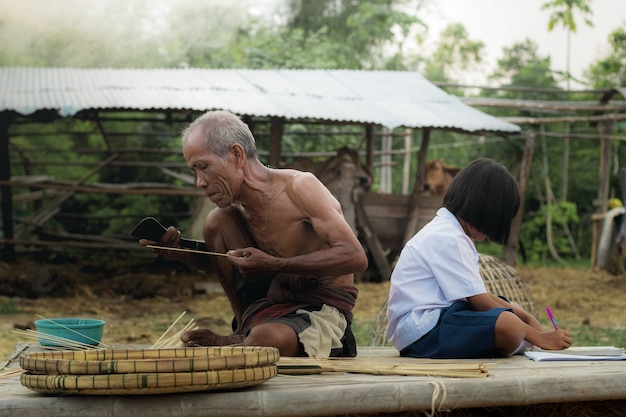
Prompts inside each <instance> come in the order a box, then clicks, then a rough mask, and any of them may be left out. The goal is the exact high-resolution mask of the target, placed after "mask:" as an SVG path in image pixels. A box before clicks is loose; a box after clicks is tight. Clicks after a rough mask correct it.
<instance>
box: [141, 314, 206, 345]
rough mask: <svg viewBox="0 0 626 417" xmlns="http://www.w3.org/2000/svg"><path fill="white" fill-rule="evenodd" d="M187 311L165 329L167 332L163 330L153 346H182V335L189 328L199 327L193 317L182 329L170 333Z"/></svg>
mask: <svg viewBox="0 0 626 417" xmlns="http://www.w3.org/2000/svg"><path fill="white" fill-rule="evenodd" d="M186 313H187V312H186V311H183V312H182V313H181V314H180V316H178V318H177V319H176V320H174V322H173V323H172V324H171V325H170V326H169V327H168V328H167V330H165V332H163V334H162V335H161V336H160V337H159V338H158V339H157V341H156V342H154V344H153V345H152V346H151V347H152V348H155V349H156V348H168V347H176V346H180V345H181V342H180V336H181V335H182V334H183V333H184V332H187V331H189V330H195V329H197V328H198V326H196V321H195V320H194V319H191V320H190V321H189V322H188V323H187V324H186V325H185V326H184V327H183V328H182V329H180V330H178V331H176V332H175V333H173V334H171V335H170V334H169V333H170V332H171V331H172V329H174V327H175V326H176V324H177V323H178V322H179V321H180V320H181V319H182V318H183V316H184V315H185V314H186Z"/></svg>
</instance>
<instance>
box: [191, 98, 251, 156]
mask: <svg viewBox="0 0 626 417" xmlns="http://www.w3.org/2000/svg"><path fill="white" fill-rule="evenodd" d="M197 130H199V131H200V132H201V134H202V138H203V139H204V147H205V149H206V150H207V151H209V152H212V153H214V154H216V155H217V156H219V157H220V158H222V159H226V157H227V155H228V150H229V149H230V147H231V145H233V144H235V143H238V144H240V145H241V146H242V147H243V149H244V151H245V153H246V156H247V157H248V159H252V158H256V157H257V150H256V144H255V141H254V136H253V135H252V132H251V131H250V128H249V127H248V125H246V124H245V123H244V122H243V121H242V120H241V119H240V118H239V117H237V116H236V115H234V114H233V113H231V112H228V111H223V110H216V111H208V112H206V113H204V114H203V115H202V116H200V117H198V118H197V119H196V120H194V121H193V122H191V123H190V124H189V125H188V126H187V127H186V128H185V129H184V130H183V132H182V142H183V144H184V143H185V141H186V140H187V138H188V137H189V135H191V134H192V133H194V132H196V131H197Z"/></svg>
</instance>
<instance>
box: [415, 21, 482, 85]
mask: <svg viewBox="0 0 626 417" xmlns="http://www.w3.org/2000/svg"><path fill="white" fill-rule="evenodd" d="M484 48H485V44H484V43H483V42H481V41H478V40H472V39H470V37H469V34H468V33H467V29H466V28H465V26H463V25H462V24H460V23H453V24H451V25H448V26H447V27H446V28H445V29H444V30H443V31H442V32H441V34H440V36H439V42H438V44H437V47H436V49H435V52H434V54H433V55H432V56H431V57H429V58H428V59H427V60H426V65H425V67H424V71H423V74H424V76H425V77H426V78H428V79H429V80H431V81H450V80H455V79H456V80H459V78H461V73H462V72H463V71H467V70H472V69H475V68H476V66H477V65H478V64H480V63H481V62H482V53H483V50H484Z"/></svg>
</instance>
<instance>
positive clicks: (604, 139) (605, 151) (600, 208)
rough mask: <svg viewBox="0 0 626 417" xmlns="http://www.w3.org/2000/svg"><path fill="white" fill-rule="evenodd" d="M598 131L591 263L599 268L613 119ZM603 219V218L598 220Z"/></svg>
mask: <svg viewBox="0 0 626 417" xmlns="http://www.w3.org/2000/svg"><path fill="white" fill-rule="evenodd" d="M598 131H599V134H600V186H599V188H598V199H597V200H596V202H595V204H596V215H595V216H594V218H595V219H596V221H594V222H593V230H592V236H593V240H592V244H593V246H592V247H591V265H592V266H593V267H594V268H597V266H598V265H597V258H598V256H597V250H598V241H599V238H600V231H601V229H602V221H603V219H604V214H605V213H606V210H607V204H608V200H609V187H610V182H611V181H610V180H611V140H610V139H608V136H610V135H611V133H612V131H613V122H612V121H611V120H603V121H601V122H599V123H598ZM598 219H601V220H598Z"/></svg>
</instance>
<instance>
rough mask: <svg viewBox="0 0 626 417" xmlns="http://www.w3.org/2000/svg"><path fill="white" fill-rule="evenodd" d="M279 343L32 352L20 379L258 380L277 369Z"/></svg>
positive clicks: (103, 390) (120, 387)
mask: <svg viewBox="0 0 626 417" xmlns="http://www.w3.org/2000/svg"><path fill="white" fill-rule="evenodd" d="M278 360H279V353H278V349H276V348H269V347H242V346H228V347H196V348H171V349H113V350H86V351H60V352H31V353H28V354H26V355H24V356H23V357H22V358H20V365H21V366H22V368H23V369H24V370H26V371H27V372H26V373H24V374H22V376H21V383H22V385H24V386H25V387H27V388H30V389H32V390H34V391H37V392H42V393H46V394H57V395H68V394H89V395H113V394H115V395H135V394H164V393H174V392H191V391H209V390H224V389H234V388H242V387H247V386H251V385H256V384H259V383H261V382H263V381H266V380H268V379H270V378H272V377H274V376H276V374H277V365H276V363H277V362H278Z"/></svg>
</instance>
